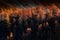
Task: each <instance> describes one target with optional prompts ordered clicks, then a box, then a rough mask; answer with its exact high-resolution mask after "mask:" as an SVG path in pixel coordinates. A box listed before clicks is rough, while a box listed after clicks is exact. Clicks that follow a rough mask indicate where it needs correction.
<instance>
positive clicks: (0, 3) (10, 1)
mask: <svg viewBox="0 0 60 40" xmlns="http://www.w3.org/2000/svg"><path fill="white" fill-rule="evenodd" d="M59 2H60V1H59V0H0V7H9V6H11V5H12V6H14V5H15V6H17V5H20V4H21V5H23V6H26V5H29V4H31V5H32V4H36V5H39V4H51V3H59Z"/></svg>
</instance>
